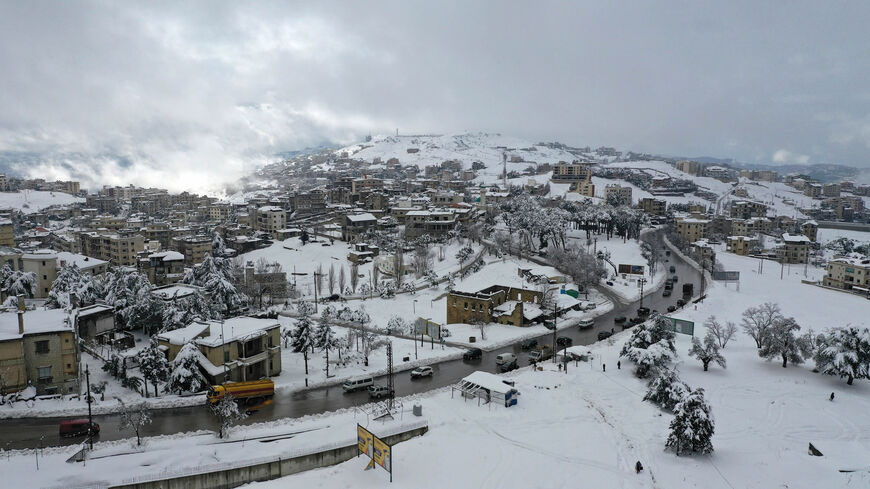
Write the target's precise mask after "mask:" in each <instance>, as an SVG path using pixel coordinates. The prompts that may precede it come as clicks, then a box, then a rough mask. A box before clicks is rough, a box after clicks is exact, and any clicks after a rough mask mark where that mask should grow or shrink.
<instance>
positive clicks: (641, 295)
mask: <svg viewBox="0 0 870 489" xmlns="http://www.w3.org/2000/svg"><path fill="white" fill-rule="evenodd" d="M638 283H639V284H640V308H641V309H643V284H645V283H646V279H645V278H643V277H641V278H640V280H638Z"/></svg>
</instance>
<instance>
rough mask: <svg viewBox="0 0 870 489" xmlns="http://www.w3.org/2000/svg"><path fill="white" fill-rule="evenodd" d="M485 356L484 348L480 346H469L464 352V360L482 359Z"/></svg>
mask: <svg viewBox="0 0 870 489" xmlns="http://www.w3.org/2000/svg"><path fill="white" fill-rule="evenodd" d="M482 356H483V350H481V349H480V348H469V349H468V350H465V353H463V354H462V359H463V360H480V358H481V357H482Z"/></svg>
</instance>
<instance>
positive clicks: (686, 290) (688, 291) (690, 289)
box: [683, 284, 695, 297]
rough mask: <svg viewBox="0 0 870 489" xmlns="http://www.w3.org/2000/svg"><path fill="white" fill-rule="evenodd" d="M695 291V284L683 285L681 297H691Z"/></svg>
mask: <svg viewBox="0 0 870 489" xmlns="http://www.w3.org/2000/svg"><path fill="white" fill-rule="evenodd" d="M694 291H695V284H683V297H692V294H693V293H694Z"/></svg>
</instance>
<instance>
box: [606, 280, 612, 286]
mask: <svg viewBox="0 0 870 489" xmlns="http://www.w3.org/2000/svg"><path fill="white" fill-rule="evenodd" d="M605 283H606V284H607V285H609V286H611V287H613V282H611V281H610V280H608V281H607V282H605Z"/></svg>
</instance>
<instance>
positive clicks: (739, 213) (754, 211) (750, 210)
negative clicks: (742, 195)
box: [731, 200, 767, 219]
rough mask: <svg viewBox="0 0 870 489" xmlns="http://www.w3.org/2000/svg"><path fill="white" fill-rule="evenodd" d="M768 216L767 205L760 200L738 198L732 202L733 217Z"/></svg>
mask: <svg viewBox="0 0 870 489" xmlns="http://www.w3.org/2000/svg"><path fill="white" fill-rule="evenodd" d="M765 216H767V206H766V205H764V204H762V203H760V202H752V201H750V200H738V201H735V202H732V203H731V217H732V218H734V219H749V218H752V217H765Z"/></svg>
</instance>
